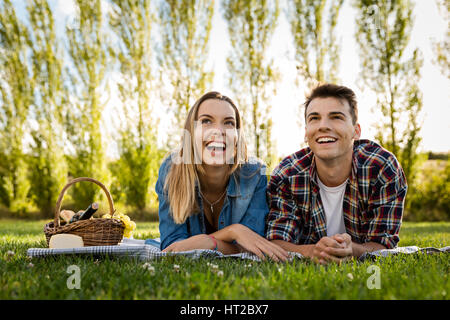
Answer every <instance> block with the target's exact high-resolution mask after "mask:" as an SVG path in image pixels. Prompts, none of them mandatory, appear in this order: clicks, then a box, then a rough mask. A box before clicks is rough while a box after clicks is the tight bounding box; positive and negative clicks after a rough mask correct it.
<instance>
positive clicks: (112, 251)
mask: <svg viewBox="0 0 450 320" xmlns="http://www.w3.org/2000/svg"><path fill="white" fill-rule="evenodd" d="M159 240H160V239H159V238H156V239H147V240H138V239H128V238H124V239H123V240H122V242H121V243H119V244H118V245H116V246H91V247H82V248H70V249H49V248H30V249H28V250H27V255H28V256H29V257H32V258H39V257H48V256H59V255H73V254H75V255H81V256H83V255H87V256H118V257H131V258H137V259H139V260H141V261H149V260H153V259H158V258H162V257H166V256H173V255H175V256H176V255H181V256H187V257H190V258H194V259H197V258H200V257H211V258H235V259H246V260H253V261H261V259H260V258H259V257H258V256H256V255H254V254H252V253H248V252H244V253H237V254H229V255H225V254H223V253H221V252H219V251H215V250H208V249H196V250H189V251H183V252H171V253H167V252H162V251H161V250H160V248H159V243H160V241H159ZM419 252H422V253H426V254H433V253H440V252H447V253H448V252H450V246H448V247H444V248H433V247H428V248H419V247H416V246H409V247H397V248H395V249H384V250H378V251H374V252H367V253H365V254H363V255H362V256H361V257H360V258H359V260H360V261H364V260H366V259H375V258H376V257H387V256H390V255H397V254H416V253H419ZM289 258H290V260H292V259H304V258H305V257H304V256H303V255H301V254H300V253H297V252H289Z"/></svg>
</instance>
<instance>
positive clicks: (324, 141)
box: [316, 136, 337, 144]
mask: <svg viewBox="0 0 450 320" xmlns="http://www.w3.org/2000/svg"><path fill="white" fill-rule="evenodd" d="M336 141H337V139H336V138H334V137H331V136H321V137H319V138H317V139H316V142H317V143H319V144H327V143H334V142H336Z"/></svg>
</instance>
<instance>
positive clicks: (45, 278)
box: [0, 220, 450, 300]
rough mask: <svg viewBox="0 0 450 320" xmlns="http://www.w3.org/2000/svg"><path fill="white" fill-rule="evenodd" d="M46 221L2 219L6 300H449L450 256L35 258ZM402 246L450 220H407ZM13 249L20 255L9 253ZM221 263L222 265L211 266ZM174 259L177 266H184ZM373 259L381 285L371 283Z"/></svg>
mask: <svg viewBox="0 0 450 320" xmlns="http://www.w3.org/2000/svg"><path fill="white" fill-rule="evenodd" d="M46 222H48V221H30V222H28V221H23V220H0V299H244V300H245V299H269V300H270V299H445V300H448V299H449V298H450V281H449V280H450V276H449V275H450V255H449V254H435V255H425V254H418V255H415V256H397V257H389V258H384V259H379V260H377V261H366V262H364V263H361V262H357V261H351V262H347V263H345V264H343V265H341V266H337V265H329V266H325V267H324V266H318V265H315V264H312V263H310V262H308V261H300V260H294V261H293V262H290V263H286V264H282V263H273V262H257V263H255V262H250V261H248V260H242V261H240V260H235V259H233V260H231V259H223V260H222V259H211V258H208V259H207V258H202V259H198V260H192V259H188V258H183V257H168V258H166V259H162V260H155V261H151V265H152V266H153V268H154V271H153V272H152V271H149V270H148V269H145V268H143V265H144V262H140V261H137V260H134V259H116V258H113V257H111V258H105V259H102V260H100V261H99V260H97V259H95V258H94V257H84V258H81V257H74V256H68V257H58V258H45V259H42V258H40V259H37V258H34V259H33V260H29V259H28V258H27V257H26V250H27V249H28V248H31V247H45V246H46V242H45V237H44V233H43V226H44V224H45V223H46ZM158 236H159V231H158V226H157V223H154V222H139V223H138V224H137V232H136V233H135V238H140V239H146V238H154V237H158ZM400 238H401V241H400V243H399V245H400V246H410V245H417V246H419V247H428V246H434V247H444V246H448V245H450V222H438V223H404V224H403V227H402V230H401V232H400ZM8 251H14V253H15V254H14V255H13V256H11V255H9V254H8ZM211 264H215V265H217V266H218V270H220V271H222V272H217V269H214V267H212V266H211ZM70 265H77V266H78V267H79V268H80V273H81V283H80V289H69V288H68V287H67V280H68V278H69V277H70V276H71V273H67V268H68V267H69V266H70ZM174 265H179V266H180V268H179V270H178V271H176V270H175V269H174ZM371 265H376V266H378V267H379V268H380V269H379V270H380V280H381V282H380V287H381V288H380V289H369V288H368V286H367V282H368V279H369V277H371V275H372V274H373V270H372V271H370V269H369V272H368V268H369V267H370V266H371Z"/></svg>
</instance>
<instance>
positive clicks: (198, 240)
mask: <svg viewBox="0 0 450 320" xmlns="http://www.w3.org/2000/svg"><path fill="white" fill-rule="evenodd" d="M214 248H215V245H214V241H213V240H212V239H211V238H210V237H209V236H208V235H206V234H198V235H196V236H192V237H190V238H187V239H185V240H180V241H177V242H174V243H172V244H171V245H170V246H168V247H167V248H165V249H164V250H163V251H162V252H180V251H189V250H194V249H211V250H213V249H214Z"/></svg>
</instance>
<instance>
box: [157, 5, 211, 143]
mask: <svg viewBox="0 0 450 320" xmlns="http://www.w3.org/2000/svg"><path fill="white" fill-rule="evenodd" d="M213 15H214V1H211V0H164V1H161V4H160V6H159V32H158V33H159V35H160V37H161V43H162V47H161V49H160V50H159V54H158V63H159V65H160V66H161V68H162V73H161V76H162V79H161V81H162V82H163V83H165V84H166V85H167V86H168V87H171V88H172V90H171V93H169V94H167V95H166V94H165V93H164V94H163V95H162V101H163V102H164V103H166V104H167V105H169V106H170V110H169V111H171V114H172V115H173V119H174V123H173V126H174V127H175V128H179V129H181V128H183V125H184V121H185V119H186V117H187V111H188V110H189V109H190V107H191V106H192V105H193V103H194V102H195V101H196V100H197V99H198V98H200V96H201V95H203V94H204V93H205V92H206V91H207V90H208V89H209V87H210V86H211V83H212V80H213V76H214V74H213V72H212V71H210V70H208V69H207V63H206V62H207V60H208V53H209V37H210V34H211V26H212V17H213ZM167 97H169V98H167ZM172 142H173V135H172V134H171V133H169V144H172Z"/></svg>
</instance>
